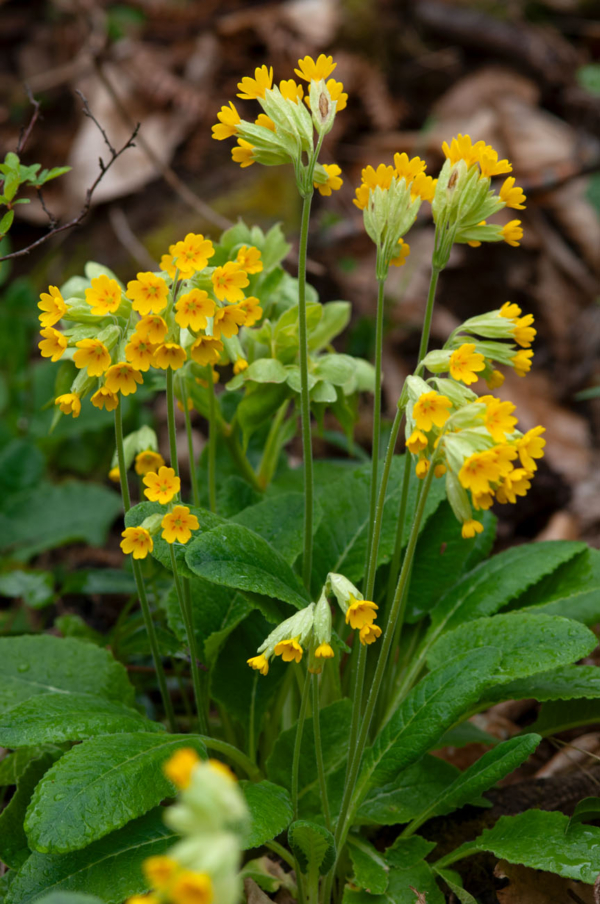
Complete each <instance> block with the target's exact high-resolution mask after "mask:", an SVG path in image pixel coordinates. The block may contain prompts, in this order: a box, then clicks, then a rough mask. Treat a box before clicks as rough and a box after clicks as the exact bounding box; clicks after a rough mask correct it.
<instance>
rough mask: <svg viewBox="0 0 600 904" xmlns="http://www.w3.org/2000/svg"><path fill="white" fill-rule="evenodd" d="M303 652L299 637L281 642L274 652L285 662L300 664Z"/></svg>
mask: <svg viewBox="0 0 600 904" xmlns="http://www.w3.org/2000/svg"><path fill="white" fill-rule="evenodd" d="M303 652H304V650H303V649H302V647H301V646H300V644H299V643H298V638H297V637H290V638H289V640H282V641H280V642H279V643H278V644H277V646H276V647H275V650H274V653H275V656H281V658H282V659H283V661H284V662H300V660H301V659H302V654H303Z"/></svg>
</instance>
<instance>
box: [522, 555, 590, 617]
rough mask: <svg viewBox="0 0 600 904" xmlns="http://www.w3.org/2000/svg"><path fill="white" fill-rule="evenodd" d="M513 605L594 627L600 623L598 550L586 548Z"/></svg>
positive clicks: (523, 609)
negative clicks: (561, 616)
mask: <svg viewBox="0 0 600 904" xmlns="http://www.w3.org/2000/svg"><path fill="white" fill-rule="evenodd" d="M515 606H517V607H518V608H519V609H520V610H521V611H532V612H535V613H540V612H543V613H545V614H546V615H563V616H565V618H575V619H577V621H582V622H584V624H586V625H594V624H596V622H598V621H599V620H600V550H598V549H586V550H585V551H584V552H582V553H581V554H580V555H578V556H575V557H574V558H573V559H571V560H570V561H569V562H566V563H565V564H564V565H561V566H560V567H559V568H558V569H557V570H556V571H555V572H554V573H553V574H552V575H549V576H548V577H546V578H544V579H543V580H541V581H539V583H537V584H535V585H534V586H533V587H532V588H531V589H530V590H529V591H528V592H527V593H525V594H524V595H523V596H522V597H519V599H518V600H517V602H516V603H515Z"/></svg>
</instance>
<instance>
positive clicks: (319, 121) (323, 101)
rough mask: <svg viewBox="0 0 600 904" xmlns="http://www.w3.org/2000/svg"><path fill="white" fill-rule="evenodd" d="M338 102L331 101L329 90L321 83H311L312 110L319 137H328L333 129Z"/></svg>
mask: <svg viewBox="0 0 600 904" xmlns="http://www.w3.org/2000/svg"><path fill="white" fill-rule="evenodd" d="M336 109H337V102H336V101H334V100H332V99H331V94H330V93H329V88H328V87H327V85H326V83H325V82H324V81H323V79H321V81H318V82H315V81H311V83H310V110H311V113H312V121H313V123H314V126H315V129H316V130H317V132H318V134H319V135H327V133H328V132H330V131H331V129H332V127H333V121H334V119H335V111H336Z"/></svg>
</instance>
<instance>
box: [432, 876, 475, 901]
mask: <svg viewBox="0 0 600 904" xmlns="http://www.w3.org/2000/svg"><path fill="white" fill-rule="evenodd" d="M433 870H434V872H435V873H436V874H437V875H438V876H440V878H441V879H443V880H444V882H445V883H446V885H447V886H448V888H449V889H450V891H451V892H452V894H453V895H455V896H456V897H457V898H458V900H459V901H460V902H461V904H477V900H476V899H475V898H474V897H473V895H471V894H469V892H468V891H466V890H465V889H464V888H463V887H462V884H461V883H462V879H461V877H460V875H459V874H458V873H456V872H454V870H451V869H436V868H435V867H433Z"/></svg>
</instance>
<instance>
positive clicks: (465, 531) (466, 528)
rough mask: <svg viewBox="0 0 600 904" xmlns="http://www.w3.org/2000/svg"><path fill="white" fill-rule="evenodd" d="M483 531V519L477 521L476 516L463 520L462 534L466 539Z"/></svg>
mask: <svg viewBox="0 0 600 904" xmlns="http://www.w3.org/2000/svg"><path fill="white" fill-rule="evenodd" d="M482 531H483V524H482V523H481V521H476V520H475V518H470V519H469V520H468V521H463V526H462V530H461V534H462V536H463V539H464V540H470V539H472V537H474V536H475V534H480V533H482Z"/></svg>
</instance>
